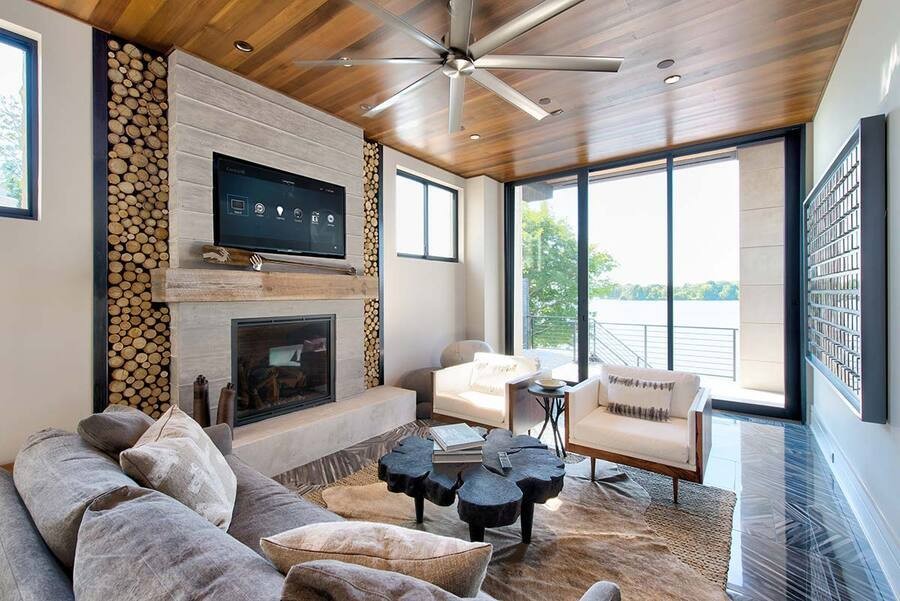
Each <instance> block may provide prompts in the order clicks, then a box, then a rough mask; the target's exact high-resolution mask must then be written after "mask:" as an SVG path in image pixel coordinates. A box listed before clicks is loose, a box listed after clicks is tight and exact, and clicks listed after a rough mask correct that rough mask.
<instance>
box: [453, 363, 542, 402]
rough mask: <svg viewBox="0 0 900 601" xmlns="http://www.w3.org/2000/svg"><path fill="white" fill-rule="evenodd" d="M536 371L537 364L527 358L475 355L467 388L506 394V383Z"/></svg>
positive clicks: (488, 392)
mask: <svg viewBox="0 0 900 601" xmlns="http://www.w3.org/2000/svg"><path fill="white" fill-rule="evenodd" d="M534 371H537V364H536V363H535V362H534V360H533V359H529V358H528V357H515V356H512V355H498V354H495V353H475V360H474V361H473V362H472V373H471V376H470V380H469V387H470V388H471V389H472V390H475V391H477V392H483V393H485V394H495V395H496V394H499V395H503V394H506V383H507V382H509V381H510V380H513V379H515V378H517V377H519V376H524V375H525V374H528V373H531V372H534Z"/></svg>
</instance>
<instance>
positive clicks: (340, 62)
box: [294, 57, 443, 67]
mask: <svg viewBox="0 0 900 601" xmlns="http://www.w3.org/2000/svg"><path fill="white" fill-rule="evenodd" d="M442 63H443V61H442V60H441V59H439V58H437V57H435V58H417V57H409V58H326V59H320V60H315V59H310V60H305V59H301V60H296V61H294V64H295V65H297V66H298V67H355V66H364V65H440V64H442Z"/></svg>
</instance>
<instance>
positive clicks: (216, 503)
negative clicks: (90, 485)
mask: <svg viewBox="0 0 900 601" xmlns="http://www.w3.org/2000/svg"><path fill="white" fill-rule="evenodd" d="M119 463H120V464H121V466H122V469H123V470H124V471H125V473H126V474H128V475H129V476H131V477H132V478H134V479H135V480H137V482H138V483H139V484H141V485H142V486H146V487H148V488H152V489H154V490H158V491H160V492H163V493H165V494H167V495H169V496H170V497H172V498H174V499H177V500H179V501H181V502H182V503H184V504H185V505H187V506H188V507H190V508H191V509H193V510H194V511H196V512H197V513H198V514H200V515H202V516H203V517H204V518H206V519H207V520H209V521H210V523H212V524H213V525H215V526H218V527H219V528H221V529H223V530H228V525H229V524H230V523H231V514H232V510H233V509H234V498H235V492H236V487H237V482H236V480H235V476H234V472H232V471H231V468H230V467H229V466H228V463H227V462H226V461H225V457H224V456H223V455H222V453H220V452H219V449H217V448H216V446H215V444H213V442H212V440H210V438H209V436H208V435H207V434H206V433H205V432H204V431H203V428H201V427H200V425H199V424H198V423H197V422H195V421H194V419H193V418H192V417H191V416H189V415H188V414H187V413H185V412H183V411H182V410H181V409H179V408H178V407H176V406H172V407H171V408H170V409H169V410H168V411H166V412H165V413H164V414H163V415H162V417H160V418H159V420H158V421H157V422H156V423H155V424H153V425H152V426H150V428H148V429H147V431H146V432H144V434H143V436H141V438H140V440H138V441H137V443H136V444H135V445H134V446H133V447H132V448H130V449H126V450H124V451H122V453H121V454H120V455H119Z"/></svg>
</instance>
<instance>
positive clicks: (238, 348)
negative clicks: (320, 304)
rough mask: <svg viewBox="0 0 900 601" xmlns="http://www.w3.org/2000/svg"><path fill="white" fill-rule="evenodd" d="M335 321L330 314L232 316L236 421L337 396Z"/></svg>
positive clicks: (251, 418)
mask: <svg viewBox="0 0 900 601" xmlns="http://www.w3.org/2000/svg"><path fill="white" fill-rule="evenodd" d="M334 324H335V316H334V315H311V316H297V317H275V318H263V319H234V320H232V322H231V372H232V381H234V382H236V384H237V398H236V399H235V403H236V412H235V425H236V426H240V425H243V424H248V423H251V422H255V421H259V420H262V419H266V418H268V417H273V416H276V415H281V414H284V413H290V412H292V411H298V410H300V409H307V408H309V407H314V406H316V405H321V404H323V403H330V402H333V401H334V400H335V398H334V375H335V374H334V371H335V370H334V357H335V349H334V344H335V334H334Z"/></svg>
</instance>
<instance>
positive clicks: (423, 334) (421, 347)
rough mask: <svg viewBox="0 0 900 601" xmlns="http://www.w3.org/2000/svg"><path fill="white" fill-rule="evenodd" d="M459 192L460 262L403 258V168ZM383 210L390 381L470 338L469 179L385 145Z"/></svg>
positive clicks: (387, 372)
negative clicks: (399, 230) (400, 244)
mask: <svg viewBox="0 0 900 601" xmlns="http://www.w3.org/2000/svg"><path fill="white" fill-rule="evenodd" d="M398 168H399V169H402V170H404V171H407V172H409V173H414V174H416V175H419V176H421V177H424V178H426V179H431V180H434V181H437V182H439V183H441V184H444V185H446V186H450V187H451V188H456V189H457V190H458V191H459V196H458V206H459V216H458V223H459V232H458V236H459V237H458V240H459V262H458V263H451V262H446V261H426V260H424V259H411V258H407V257H398V256H397V232H396V222H397V219H396V211H397V199H396V189H397V183H396V180H397V169H398ZM382 185H383V186H384V189H383V191H382V201H383V206H382V214H383V232H382V233H383V236H384V239H383V242H382V243H383V245H384V265H383V266H382V269H383V271H384V273H383V277H384V297H383V299H382V302H383V303H384V381H385V384H392V385H395V384H397V383H399V381H400V378H401V377H402V376H403V374H404V373H406V372H407V371H410V370H412V369H417V368H420V367H429V366H432V365H440V356H441V351H442V350H443V349H444V347H445V346H446V345H447V344H449V343H450V342H453V341H455V340H462V339H464V338H465V337H466V243H465V241H466V239H467V237H466V233H467V232H466V227H465V226H466V211H467V205H466V194H465V185H466V180H465V179H463V178H461V177H459V176H457V175H454V174H452V173H450V172H448V171H444V170H443V169H438V168H437V167H434V166H432V165H429V164H428V163H425V162H422V161H420V160H418V159H414V158H412V157H410V156H408V155H405V154H403V153H401V152H398V151H396V150H394V149H393V148H389V147H387V146H385V147H384V162H383V181H382Z"/></svg>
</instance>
